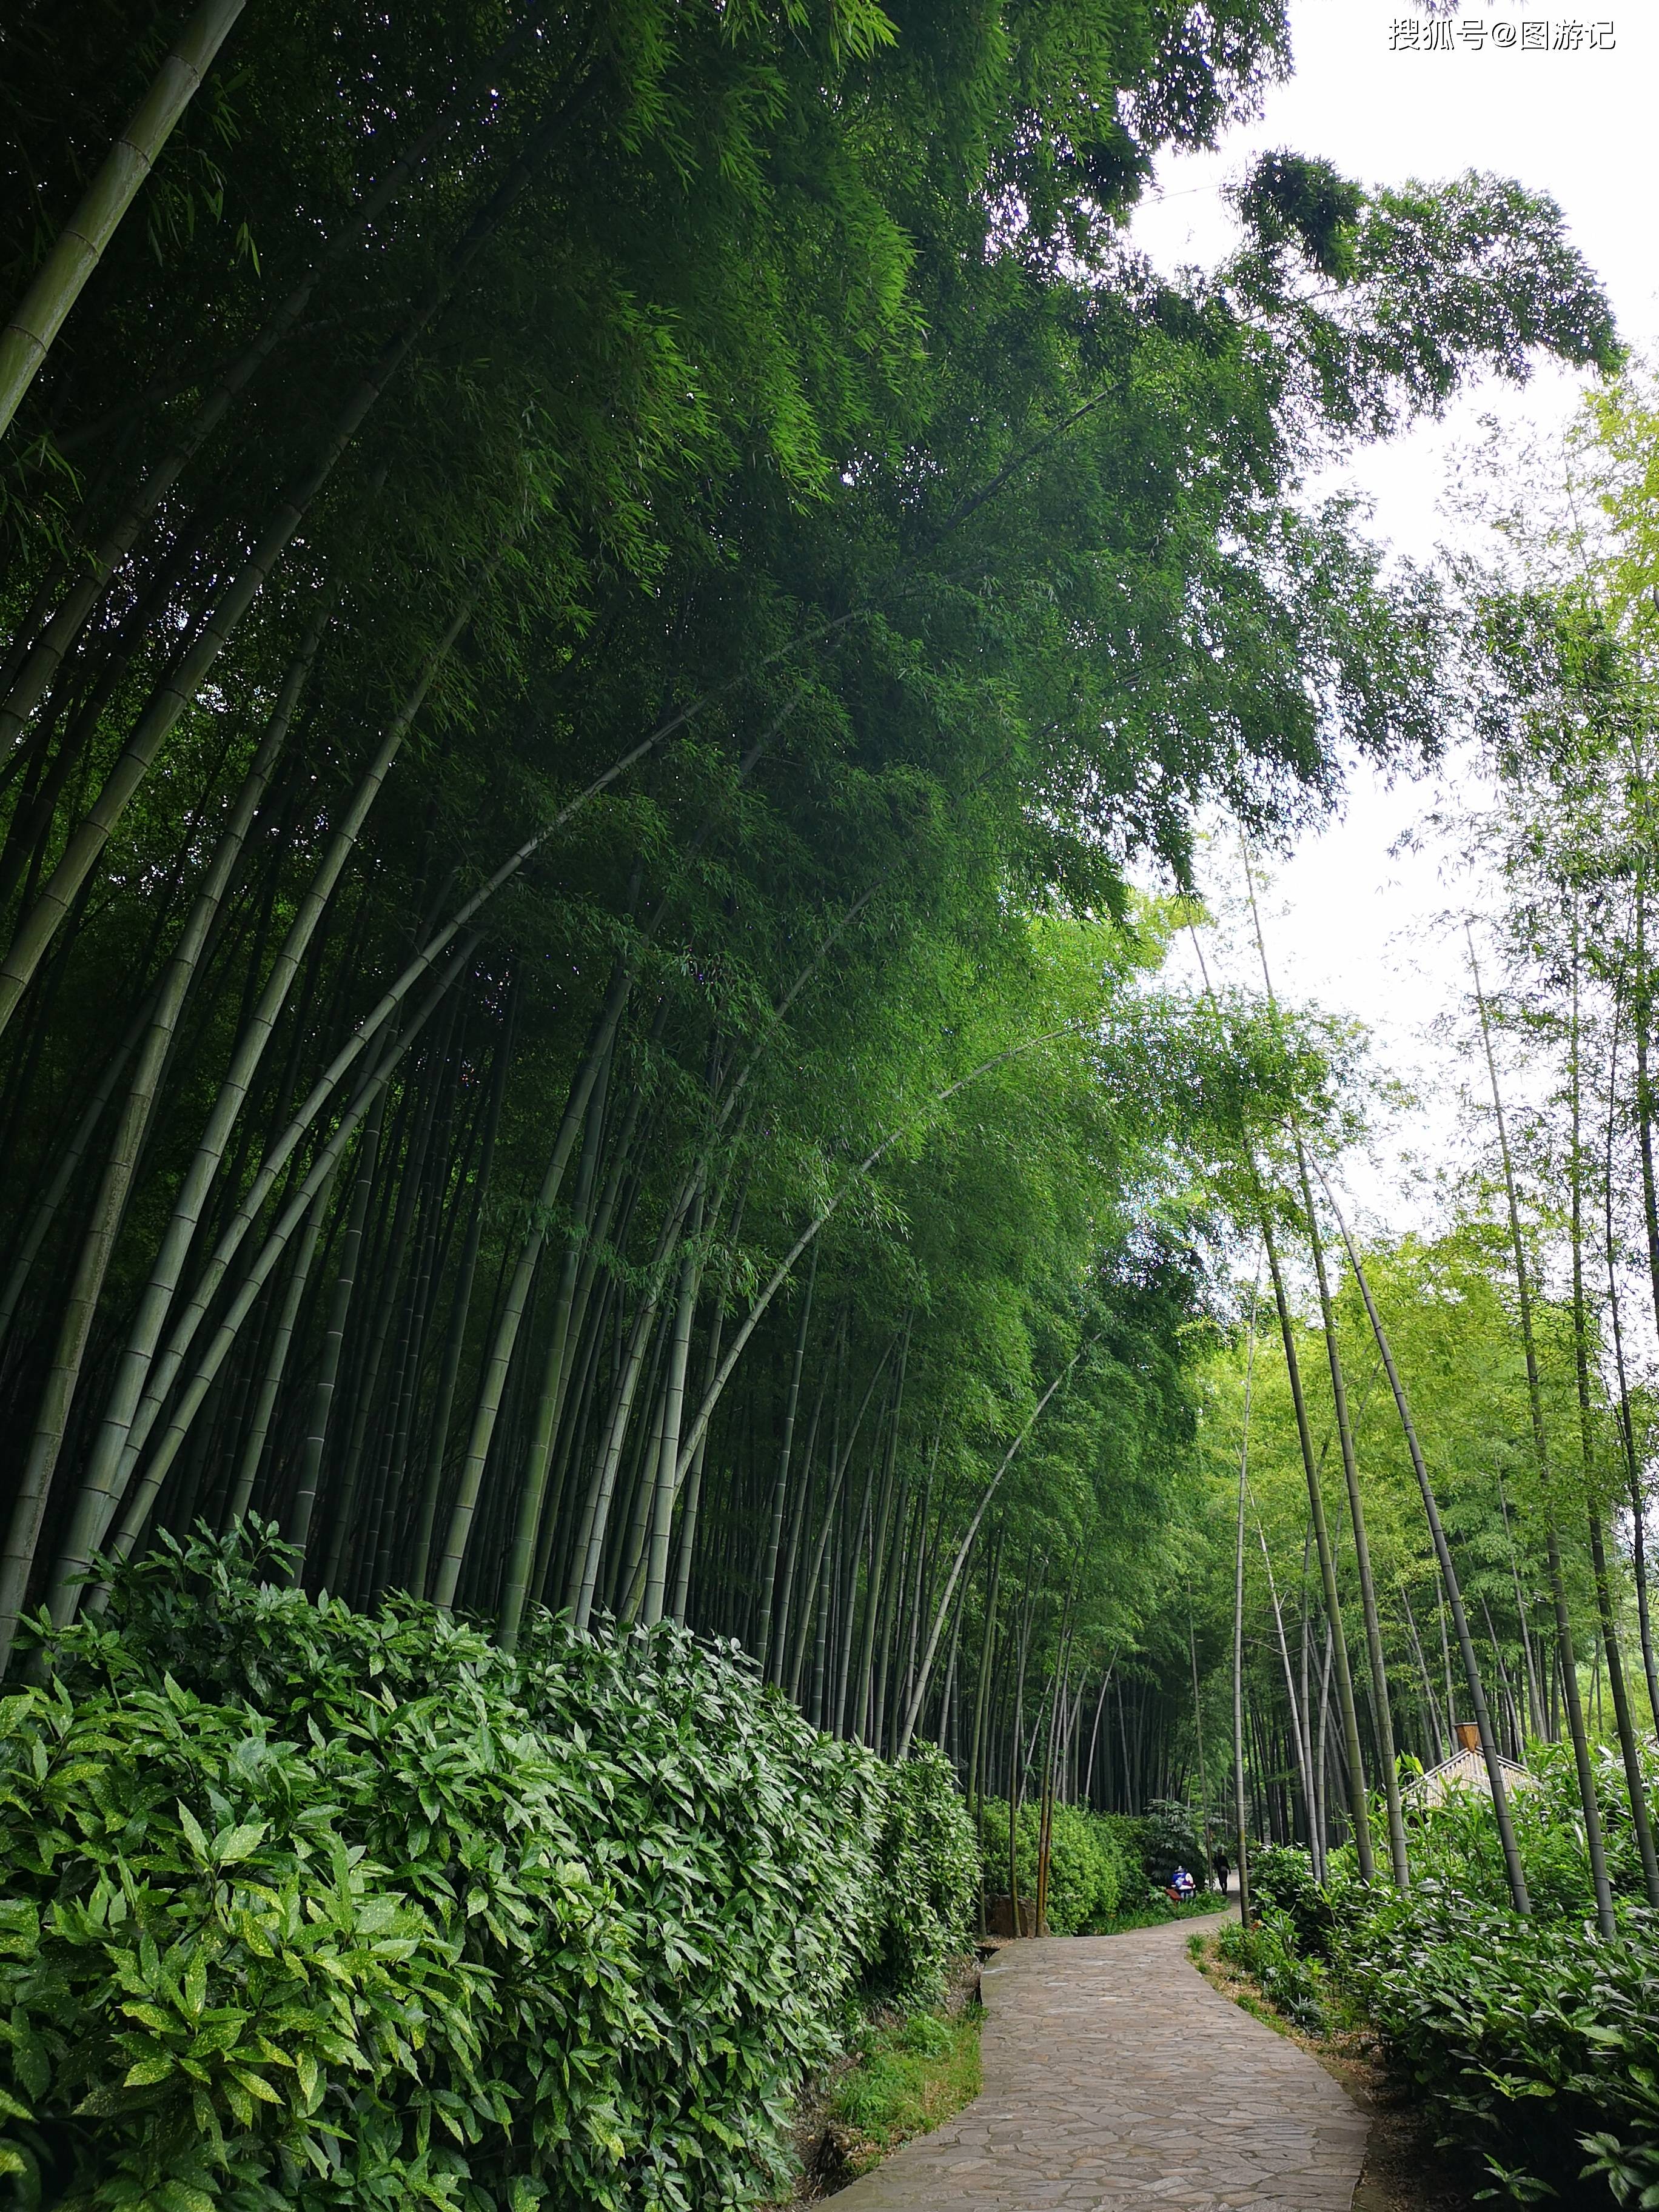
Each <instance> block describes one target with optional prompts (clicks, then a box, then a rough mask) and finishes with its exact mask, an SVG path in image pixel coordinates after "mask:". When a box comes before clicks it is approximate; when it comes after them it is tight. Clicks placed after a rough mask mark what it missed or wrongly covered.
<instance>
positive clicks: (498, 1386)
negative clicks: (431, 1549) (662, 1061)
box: [432, 962, 633, 1612]
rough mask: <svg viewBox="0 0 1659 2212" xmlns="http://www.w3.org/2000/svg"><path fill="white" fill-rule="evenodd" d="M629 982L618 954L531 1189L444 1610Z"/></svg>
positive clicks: (490, 1362)
mask: <svg viewBox="0 0 1659 2212" xmlns="http://www.w3.org/2000/svg"><path fill="white" fill-rule="evenodd" d="M632 982H633V970H632V969H631V968H629V966H627V965H626V964H625V963H621V962H618V963H617V970H616V973H615V975H613V976H612V978H611V987H610V989H609V990H608V991H607V992H606V994H605V1000H604V1002H603V1004H602V1005H601V1006H600V1009H599V1017H598V1019H597V1021H596V1022H595V1024H594V1035H593V1038H592V1042H591V1043H590V1045H589V1047H588V1049H587V1051H586V1053H585V1054H584V1055H583V1057H582V1064H581V1066H580V1068H579V1069H578V1070H577V1072H576V1078H575V1080H574V1083H573V1084H572V1085H571V1086H570V1095H569V1097H568V1099H567V1100H566V1102H565V1110H564V1114H563V1116H562V1120H561V1121H560V1124H559V1131H558V1135H557V1137H556V1139H555V1140H554V1146H553V1152H552V1157H551V1158H550V1160H549V1161H548V1164H547V1171H546V1173H545V1174H544V1176H543V1177H542V1182H541V1188H540V1189H539V1190H538V1193H537V1195H536V1202H535V1206H534V1208H533V1211H532V1217H531V1225H530V1228H529V1231H527V1233H526V1237H525V1240H524V1243H523V1246H522V1248H521V1249H520V1254H519V1258H518V1262H517V1265H516V1266H515V1267H514V1268H513V1279H512V1282H511V1284H510V1285H509V1286H508V1289H507V1299H506V1302H505V1304H503V1306H502V1309H501V1315H500V1316H499V1318H498V1320H497V1322H496V1324H495V1334H494V1337H493V1338H492V1340H491V1342H490V1346H489V1352H488V1354H487V1356H486V1358H485V1362H484V1370H483V1377H482V1379H481V1382H480V1385H479V1390H478V1398H477V1407H476V1408H475V1410H474V1413H473V1417H472V1429H471V1435H470V1436H469V1437H468V1439H467V1449H466V1457H465V1461H464V1462H462V1466H461V1474H460V1480H459V1485H458V1486H457V1489H456V1492H455V1497H454V1500H453V1503H452V1504H451V1506H450V1510H449V1526H448V1529H447V1534H446V1536H445V1539H444V1547H443V1550H442V1552H441V1553H440V1555H439V1559H438V1569H437V1573H436V1574H435V1577H434V1578H433V1585H432V1598H433V1602H434V1604H435V1605H437V1606H440V1607H442V1608H443V1609H444V1610H445V1611H446V1612H447V1610H448V1609H449V1607H451V1606H453V1604H454V1602H455V1591H456V1587H457V1585H458V1583H459V1581H460V1576H461V1567H462V1565H463V1562H464V1561H465V1557H466V1548H467V1543H468V1540H469V1539H470V1537H471V1533H472V1521H473V1516H474V1514H475V1512H476V1511H477V1503H478V1492H479V1489H480V1487H481V1486H482V1484H483V1471H484V1463H485V1462H486V1461H487V1460H488V1458H489V1447H490V1443H491V1441H492V1439H493V1438H494V1437H495V1423H496V1420H497V1418H498V1416H499V1415H500V1413H501V1393H502V1391H503V1390H504V1389H505V1388H506V1385H507V1370H508V1369H509V1368H510V1367H511V1365H512V1364H513V1351H514V1349H515V1347H516V1346H517V1343H518V1339H519V1330H520V1327H521V1326H522V1324H523V1321H524V1316H525V1312H526V1307H527V1306H528V1304H529V1299H530V1286H531V1284H532V1281H533V1279H534V1278H535V1274H536V1270H537V1267H538V1264H539V1262H540V1260H541V1254H542V1246H543V1244H544V1243H545V1241H546V1237H547V1220H548V1217H549V1215H550V1212H552V1209H553V1207H554V1206H556V1204H557V1203H558V1197H559V1191H560V1188H561V1187H562V1184H563V1182H564V1171H565V1169H566V1168H567V1166H568V1164H569V1161H570V1155H571V1153H572V1152H573V1151H574V1148H575V1143H576V1138H577V1134H578V1133H579V1131H580V1128H581V1126H582V1122H583V1121H584V1119H585V1117H586V1113H587V1107H588V1102H589V1100H590V1099H591V1098H592V1095H593V1086H594V1085H595V1084H596V1083H597V1081H598V1080H599V1070H600V1067H601V1066H603V1065H605V1062H606V1060H607V1059H608V1056H609V1054H610V1052H611V1046H612V1044H613V1042H614V1040H615V1037H616V1033H617V1024H618V1023H619V1022H620V1021H621V1019H622V1014H623V1006H624V1005H625V1004H626V1002H627V999H628V994H629V988H630V987H631V985H632Z"/></svg>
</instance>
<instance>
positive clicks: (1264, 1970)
mask: <svg viewBox="0 0 1659 2212" xmlns="http://www.w3.org/2000/svg"><path fill="white" fill-rule="evenodd" d="M1216 1943H1217V1947H1218V1949H1219V1951H1220V1953H1221V1955H1222V1957H1223V1958H1224V1959H1226V1960H1231V1963H1232V1964H1233V1965H1234V1966H1241V1967H1243V1970H1244V1972H1246V1973H1247V1974H1249V1975H1251V1976H1253V1977H1254V1978H1255V1980H1256V1981H1257V1982H1258V1983H1259V1984H1261V1993H1262V1995H1263V1996H1265V1997H1266V1998H1267V2001H1268V2002H1269V2003H1270V2004H1273V2005H1275V2006H1276V2007H1277V2008H1278V2009H1279V2011H1280V2012H1281V2013H1283V2014H1284V2015H1285V2018H1286V2019H1287V2020H1290V2021H1294V2022H1295V2023H1296V2025H1297V2027H1301V2028H1305V2029H1306V2030H1307V2031H1308V2033H1310V2034H1311V2035H1324V2034H1327V2033H1328V2032H1329V2029H1330V2012H1329V2008H1328V1987H1327V1982H1326V1970H1325V1967H1324V1966H1323V1965H1322V1963H1321V1961H1320V1960H1317V1959H1309V1958H1304V1956H1303V1955H1302V1954H1301V1952H1300V1951H1299V1949H1298V1948H1297V1929H1296V1923H1294V1922H1293V1921H1292V1919H1291V1916H1290V1915H1289V1913H1288V1912H1285V1911H1280V1910H1279V1907H1278V1906H1277V1905H1267V1906H1266V1907H1265V1909H1264V1910H1263V1911H1262V1912H1261V1916H1260V1917H1259V1918H1258V1919H1257V1920H1256V1922H1255V1924H1254V1925H1253V1926H1251V1927H1249V1928H1246V1927H1243V1925H1242V1924H1241V1923H1239V1922H1238V1921H1237V1920H1230V1921H1228V1922H1227V1923H1226V1925H1225V1927H1224V1928H1223V1929H1221V1931H1220V1933H1219V1934H1218V1936H1217V1937H1216Z"/></svg>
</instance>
